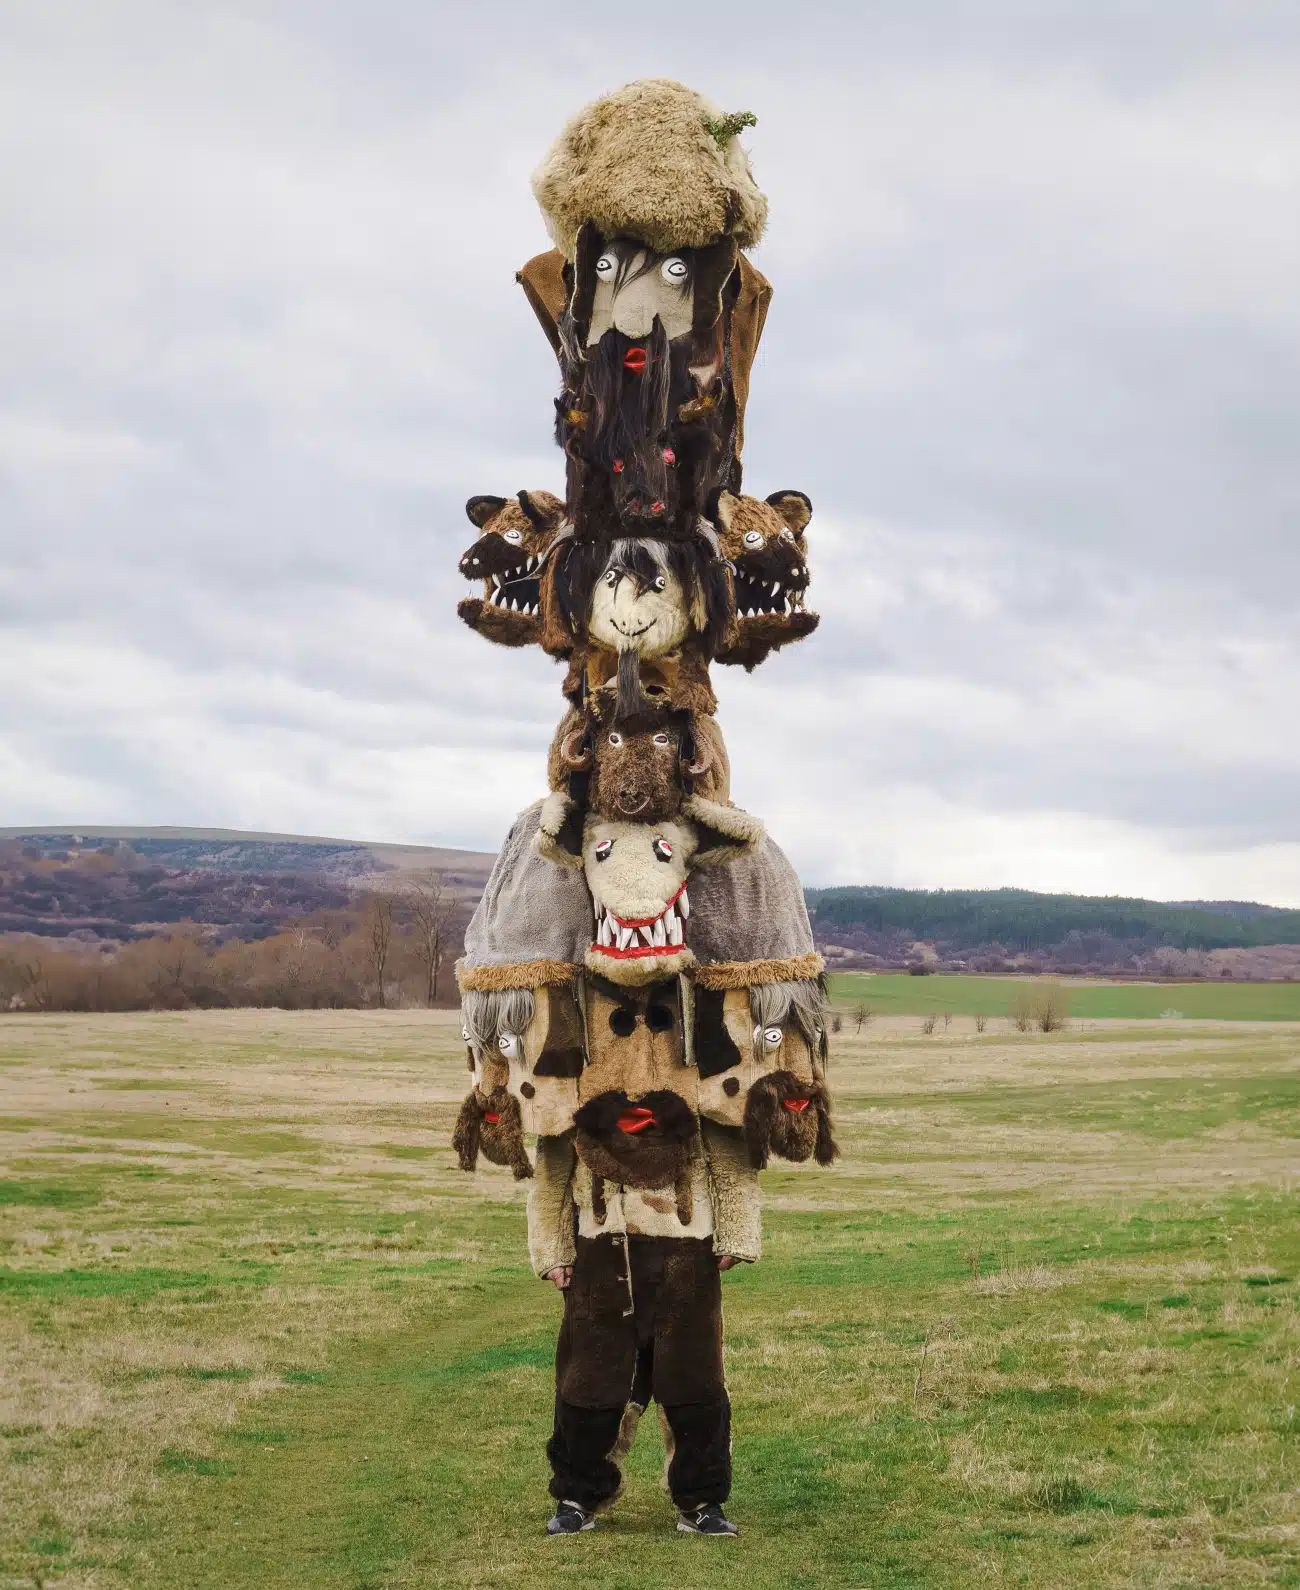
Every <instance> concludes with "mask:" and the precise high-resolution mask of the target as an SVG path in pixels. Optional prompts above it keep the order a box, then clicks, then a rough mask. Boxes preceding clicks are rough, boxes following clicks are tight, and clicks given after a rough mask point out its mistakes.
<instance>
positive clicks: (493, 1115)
mask: <svg viewBox="0 0 1300 1590" xmlns="http://www.w3.org/2000/svg"><path fill="white" fill-rule="evenodd" d="M483 1119H484V1120H485V1121H486V1122H487V1123H488V1125H489V1126H495V1125H496V1124H497V1122H498V1121H499V1120H500V1119H501V1117H500V1115H498V1114H497V1112H496V1111H495V1110H484V1111H483Z"/></svg>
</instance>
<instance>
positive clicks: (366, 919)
mask: <svg viewBox="0 0 1300 1590" xmlns="http://www.w3.org/2000/svg"><path fill="white" fill-rule="evenodd" d="M467 914H468V912H467V907H465V906H464V905H463V904H461V903H460V902H458V901H457V899H456V897H455V895H454V893H452V892H451V891H448V890H446V889H445V888H444V887H443V886H442V884H441V881H440V880H439V879H438V878H437V876H436V875H428V876H425V877H422V878H415V879H412V880H410V881H409V882H408V883H407V884H405V885H404V886H403V888H402V889H401V890H399V891H394V892H391V893H380V892H372V893H366V894H358V895H356V896H355V897H354V899H353V901H352V903H351V904H350V905H349V906H347V907H345V908H341V909H337V910H326V911H317V912H313V913H312V914H311V915H310V916H309V917H304V918H302V919H300V920H297V921H294V922H291V923H289V924H286V925H285V926H283V927H282V928H281V929H280V930H279V931H278V932H274V933H271V934H268V935H266V936H264V937H261V938H256V939H249V940H244V939H237V938H225V939H223V938H222V937H221V936H220V934H219V932H217V931H216V930H214V929H213V928H212V927H210V926H200V925H198V924H195V923H181V924H180V925H179V926H176V927H173V928H170V929H168V930H167V931H165V932H159V933H155V934H153V935H152V936H150V937H144V938H137V939H133V940H130V941H128V942H126V943H120V942H114V941H112V940H107V939H96V938H94V937H93V936H91V935H90V934H85V935H84V936H82V935H77V936H71V935H69V936H64V937H59V938H53V937H49V936H41V935H37V934H18V933H11V934H6V935H5V936H4V937H3V938H0V1012H5V1011H15V1012H16V1011H70V1010H71V1011H78V1010H80V1011H111V1010H185V1009H190V1008H195V1007H200V1008H205V1009H211V1008H224V1007H230V1006H238V1005H254V1006H257V1005H263V1006H276V1007H279V1008H281V1009H287V1010H299V1009H346V1008H358V1007H363V1006H379V1007H389V1008H392V1007H398V1006H405V1005H426V1006H427V1005H450V1004H455V1003H456V999H457V995H456V987H455V978H454V977H453V975H452V963H453V961H454V960H455V959H456V957H457V955H459V954H460V953H461V951H462V947H463V935H464V926H465V919H466V916H467Z"/></svg>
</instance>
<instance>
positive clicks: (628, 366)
mask: <svg viewBox="0 0 1300 1590" xmlns="http://www.w3.org/2000/svg"><path fill="white" fill-rule="evenodd" d="M646 363H647V360H646V351H645V349H644V348H629V349H628V350H627V352H626V353H625V354H624V355H623V368H624V369H625V370H630V371H631V372H632V374H633V375H644V374H645V367H646Z"/></svg>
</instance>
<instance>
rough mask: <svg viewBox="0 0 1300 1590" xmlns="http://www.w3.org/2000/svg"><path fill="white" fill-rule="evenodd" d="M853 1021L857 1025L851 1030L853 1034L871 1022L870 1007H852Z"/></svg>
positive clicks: (864, 1005) (863, 1005)
mask: <svg viewBox="0 0 1300 1590" xmlns="http://www.w3.org/2000/svg"><path fill="white" fill-rule="evenodd" d="M853 1019H854V1021H855V1022H856V1023H857V1026H856V1027H855V1028H854V1029H853V1030H854V1032H855V1033H860V1032H861V1031H862V1029H863V1028H864V1027H865V1026H866V1024H867V1023H868V1022H869V1021H870V1020H871V1006H870V1005H867V1004H862V1005H855V1006H854V1007H853Z"/></svg>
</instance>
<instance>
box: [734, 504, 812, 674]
mask: <svg viewBox="0 0 1300 1590" xmlns="http://www.w3.org/2000/svg"><path fill="white" fill-rule="evenodd" d="M811 518H812V504H811V503H810V502H809V500H808V499H807V497H805V496H804V494H803V493H802V492H801V491H774V492H773V493H772V494H771V495H770V496H769V497H768V498H767V499H766V500H765V501H762V502H760V501H759V499H758V498H757V497H740V496H733V495H732V494H731V493H730V492H723V493H722V495H721V497H720V498H719V499H718V506H717V526H718V540H719V542H720V544H721V546H722V550H723V553H724V554H725V556H726V557H727V560H728V561H729V562H730V563H731V564H732V565H733V566H734V568H735V574H734V575H733V576H732V579H733V585H734V589H735V598H736V622H735V627H734V629H733V631H732V634H731V636H730V637H729V638H728V640H727V642H726V643H725V644H724V645H723V646H722V647H721V648H720V649H719V651H718V654H717V656H718V661H719V662H721V663H739V664H740V665H741V666H742V667H744V668H746V669H753V668H755V667H757V666H758V664H759V663H761V662H762V661H763V660H764V658H766V657H767V656H769V655H770V653H772V652H773V651H775V650H777V649H778V648H779V647H781V646H788V645H789V644H790V643H791V642H792V641H796V640H802V639H803V637H804V636H805V635H811V634H812V632H813V630H815V629H816V628H817V625H818V624H819V623H820V622H821V620H820V618H819V617H818V615H817V614H816V613H811V612H809V611H808V610H807V609H806V608H805V607H804V598H805V596H806V595H807V591H808V581H809V575H808V549H807V544H806V542H805V539H804V532H805V530H806V529H807V527H808V521H809V520H810V519H811Z"/></svg>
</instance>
